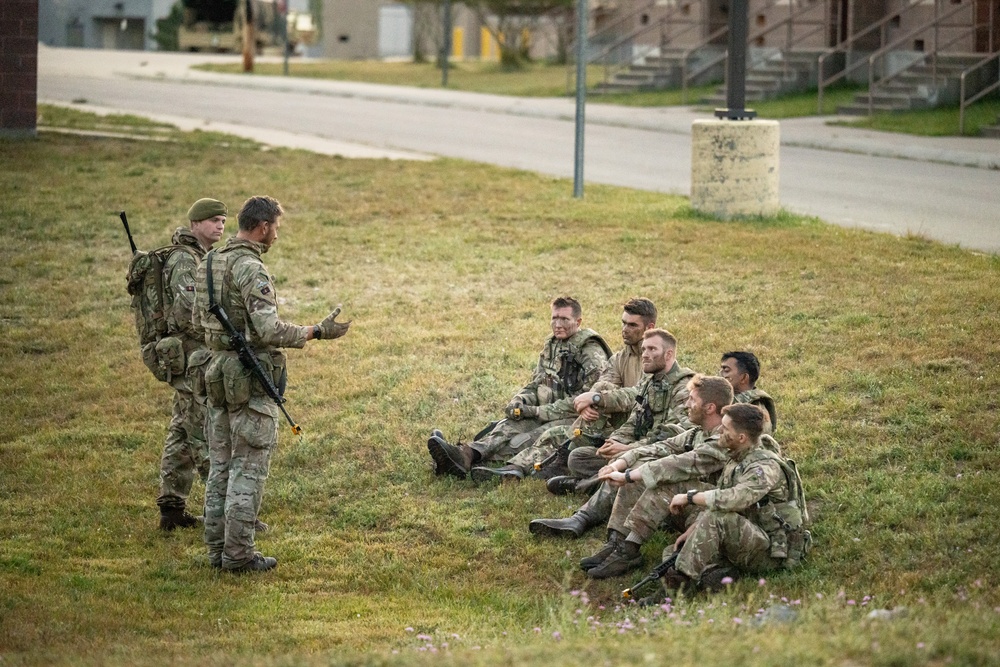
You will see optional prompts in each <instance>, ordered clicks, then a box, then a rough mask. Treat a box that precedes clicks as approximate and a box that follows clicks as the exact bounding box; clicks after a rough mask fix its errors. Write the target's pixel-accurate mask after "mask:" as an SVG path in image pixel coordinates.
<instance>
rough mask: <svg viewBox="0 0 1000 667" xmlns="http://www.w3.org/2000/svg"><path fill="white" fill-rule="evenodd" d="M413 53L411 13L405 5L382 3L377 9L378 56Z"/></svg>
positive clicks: (386, 56) (408, 54) (392, 56)
mask: <svg viewBox="0 0 1000 667" xmlns="http://www.w3.org/2000/svg"><path fill="white" fill-rule="evenodd" d="M412 55H413V14H412V13H411V11H410V8H409V7H407V6H406V5H384V6H382V7H379V10H378V56H379V58H400V57H405V56H412Z"/></svg>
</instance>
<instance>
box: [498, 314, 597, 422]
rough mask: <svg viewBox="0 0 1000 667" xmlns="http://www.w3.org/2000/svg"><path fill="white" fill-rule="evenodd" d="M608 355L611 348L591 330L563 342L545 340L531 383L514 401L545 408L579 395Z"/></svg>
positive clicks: (590, 382) (553, 337)
mask: <svg viewBox="0 0 1000 667" xmlns="http://www.w3.org/2000/svg"><path fill="white" fill-rule="evenodd" d="M610 355H611V348H609V347H608V344H607V343H605V342H604V339H602V338H601V337H600V336H599V335H598V334H597V332H595V331H593V330H591V329H580V330H579V331H577V332H576V333H575V334H574V335H573V336H571V337H569V338H568V339H566V340H559V339H557V338H556V337H555V336H549V338H548V340H546V341H545V347H544V348H542V353H541V354H540V355H539V357H538V364H537V365H536V366H535V372H534V373H533V374H532V377H531V382H529V383H528V384H527V385H525V386H524V388H522V389H521V391H519V392H517V395H516V396H515V397H514V398H516V399H519V400H520V401H521V402H522V403H524V404H525V405H548V404H550V403H555V402H556V401H558V400H559V399H561V398H572V397H574V396H576V395H578V394H581V393H583V392H584V391H586V390H587V389H588V388H590V386H591V385H592V384H594V383H595V382H596V381H597V378H598V377H600V374H601V372H602V371H603V370H604V366H605V365H606V364H607V363H608V357H609V356H610ZM573 414H575V412H574V413H573Z"/></svg>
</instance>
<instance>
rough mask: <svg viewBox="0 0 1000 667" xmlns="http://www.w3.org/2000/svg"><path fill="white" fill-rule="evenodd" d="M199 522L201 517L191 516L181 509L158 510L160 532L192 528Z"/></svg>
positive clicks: (163, 508)
mask: <svg viewBox="0 0 1000 667" xmlns="http://www.w3.org/2000/svg"><path fill="white" fill-rule="evenodd" d="M201 521H202V519H201V517H196V516H191V515H190V514H188V513H187V511H186V510H185V509H184V508H183V507H161V508H160V530H162V531H165V532H168V533H169V532H170V531H172V530H173V529H174V528H194V527H195V526H197V525H199V524H200V523H201Z"/></svg>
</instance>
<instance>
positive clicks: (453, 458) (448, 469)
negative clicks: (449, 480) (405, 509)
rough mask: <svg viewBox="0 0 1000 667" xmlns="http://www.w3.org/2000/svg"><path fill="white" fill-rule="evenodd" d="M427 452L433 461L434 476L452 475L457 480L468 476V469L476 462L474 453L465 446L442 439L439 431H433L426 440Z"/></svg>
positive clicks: (470, 448)
mask: <svg viewBox="0 0 1000 667" xmlns="http://www.w3.org/2000/svg"><path fill="white" fill-rule="evenodd" d="M427 451H428V452H430V455H431V458H432V459H434V474H436V475H452V476H453V477H458V478H459V479H465V478H467V477H468V476H469V469H470V468H472V464H473V463H475V460H476V452H475V450H473V449H472V447H469V446H468V445H466V444H463V443H458V444H457V445H453V444H451V443H450V442H448V441H447V440H445V439H444V436H443V435H442V434H441V431H439V430H437V429H434V431H432V432H431V437H430V438H429V439H428V440H427Z"/></svg>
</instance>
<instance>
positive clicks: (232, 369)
mask: <svg viewBox="0 0 1000 667" xmlns="http://www.w3.org/2000/svg"><path fill="white" fill-rule="evenodd" d="M222 377H223V380H224V382H223V388H224V390H225V394H226V405H228V406H229V409H230V410H233V409H235V408H238V407H239V406H241V405H244V404H245V403H246V402H247V401H249V400H250V384H251V383H252V382H253V378H252V377H251V376H250V371H248V370H247V369H246V368H244V367H243V364H242V363H241V362H240V360H239V358H238V357H227V358H226V359H224V360H223V362H222Z"/></svg>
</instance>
